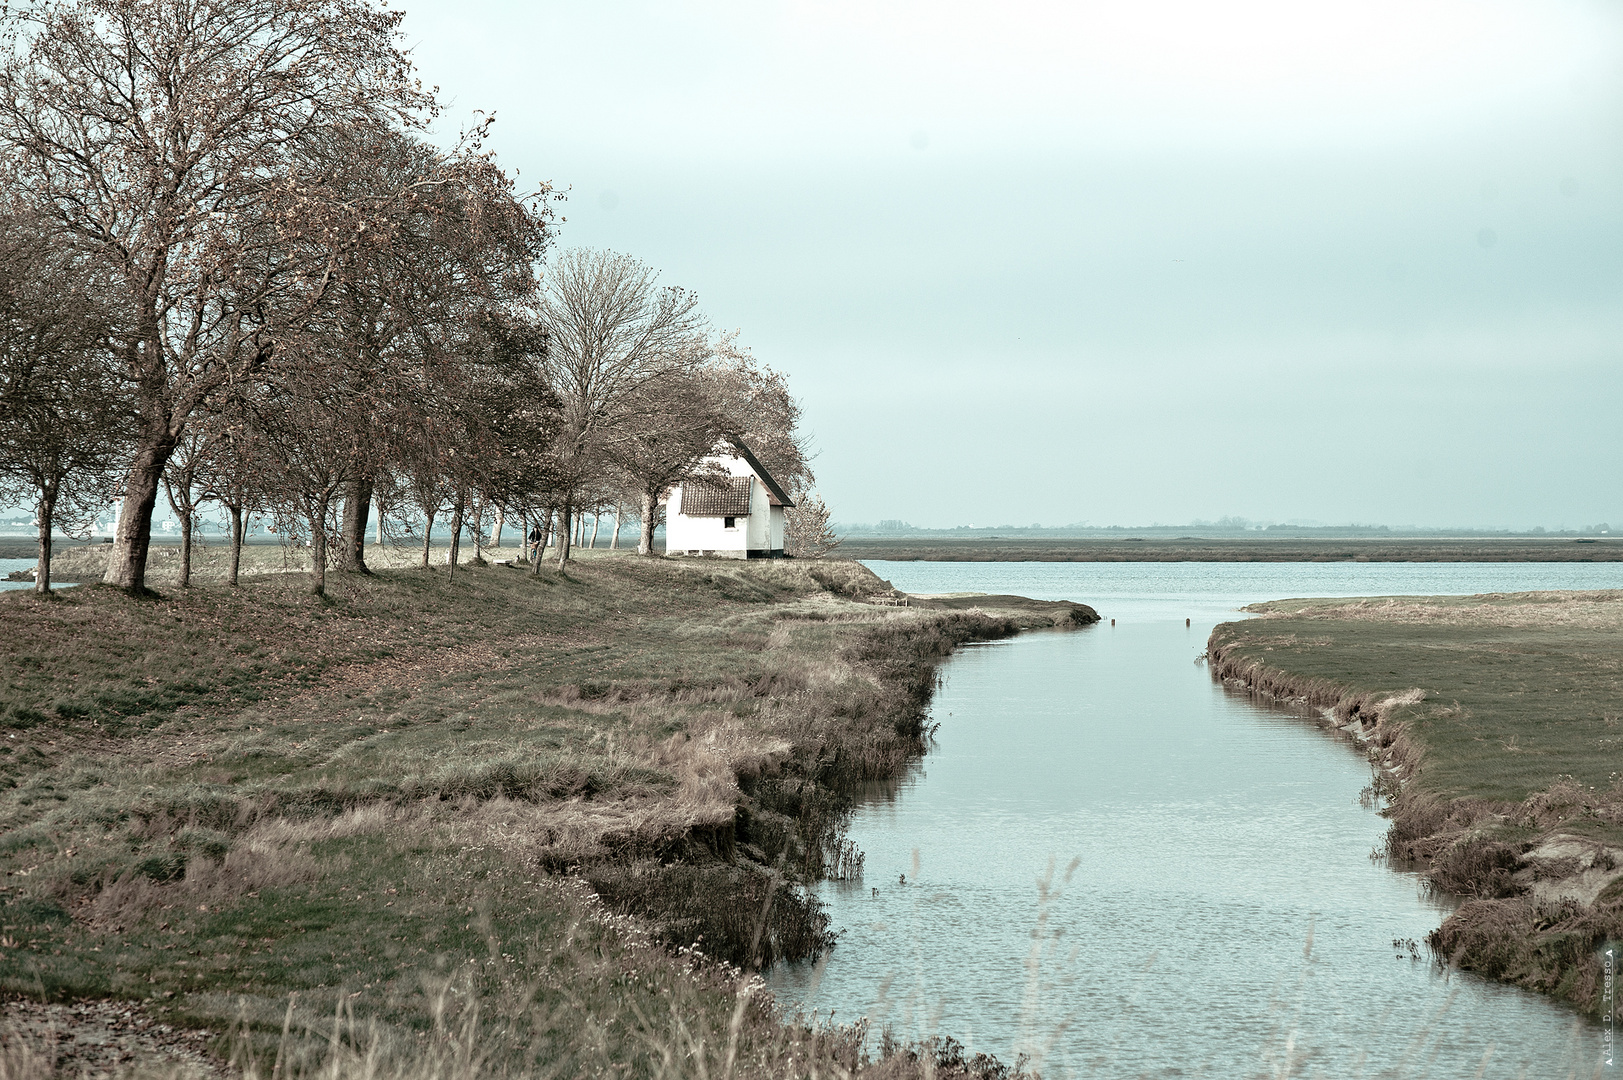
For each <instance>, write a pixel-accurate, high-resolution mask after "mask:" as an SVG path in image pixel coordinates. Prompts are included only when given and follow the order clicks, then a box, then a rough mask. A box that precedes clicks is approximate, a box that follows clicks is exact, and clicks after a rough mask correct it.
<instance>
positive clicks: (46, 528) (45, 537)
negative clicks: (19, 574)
mask: <svg viewBox="0 0 1623 1080" xmlns="http://www.w3.org/2000/svg"><path fill="white" fill-rule="evenodd" d="M59 483H60V482H58V484H46V485H45V486H44V487H42V488H40V491H39V502H38V504H37V505H36V506H35V508H34V509H35V511H36V513H35V516H36V517H37V518H39V562H37V563H35V564H34V591H35V592H36V593H38V594H39V595H41V596H45V595H47V594H49V593H50V591H51V522H52V520H54V519H55V517H56V498H57V495H58V494H59V493H60V491H61V488H60V486H59Z"/></svg>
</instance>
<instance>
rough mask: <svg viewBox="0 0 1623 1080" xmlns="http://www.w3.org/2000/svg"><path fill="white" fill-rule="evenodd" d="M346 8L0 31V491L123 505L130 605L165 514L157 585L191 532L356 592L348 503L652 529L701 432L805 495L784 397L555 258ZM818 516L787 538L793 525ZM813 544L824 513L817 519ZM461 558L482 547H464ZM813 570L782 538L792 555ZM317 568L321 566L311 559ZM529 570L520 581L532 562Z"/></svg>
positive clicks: (530, 208) (565, 525)
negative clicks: (445, 142)
mask: <svg viewBox="0 0 1623 1080" xmlns="http://www.w3.org/2000/svg"><path fill="white" fill-rule="evenodd" d="M399 18H400V15H399V13H398V12H394V11H391V10H389V9H388V8H386V7H383V6H381V5H378V4H374V3H371V2H370V0H77V2H55V3H41V4H36V5H33V6H30V7H28V8H26V9H24V10H8V11H6V12H5V13H4V14H0V23H3V26H4V29H5V31H6V37H5V46H6V48H5V53H4V56H3V59H0V146H3V147H4V150H5V154H4V159H3V161H0V170H3V171H0V185H3V186H0V495H3V496H9V498H10V499H11V500H12V501H20V500H21V499H23V498H25V497H26V498H28V499H29V500H30V501H32V502H33V503H34V504H35V505H36V506H37V514H38V522H39V529H40V536H41V558H40V564H39V585H38V587H39V588H40V589H42V590H47V589H49V585H50V578H49V574H50V535H51V531H52V528H53V526H58V525H67V524H70V523H75V522H83V521H85V520H88V519H89V518H90V517H91V516H93V515H94V514H95V512H96V511H97V510H99V509H100V508H102V507H105V506H106V505H107V502H108V500H109V499H110V498H118V499H119V500H120V514H119V517H118V523H117V527H116V529H115V533H114V537H113V544H112V552H111V558H110V562H109V566H108V570H107V576H106V581H107V582H108V583H110V584H114V585H118V586H121V587H124V588H127V589H131V590H141V589H143V588H144V587H145V585H144V582H145V573H146V565H147V557H148V547H149V537H150V531H151V523H152V515H153V512H154V509H155V507H156V505H157V499H158V497H159V494H160V492H162V493H163V494H164V495H165V497H166V499H167V501H168V502H169V504H170V505H171V507H172V508H173V509H174V511H175V513H176V516H177V518H178V519H179V521H180V523H181V535H182V560H181V565H182V581H183V583H184V581H185V575H186V574H187V572H188V569H189V567H190V562H191V560H190V544H191V535H192V528H193V524H194V522H195V521H196V517H197V514H198V512H199V510H200V508H201V507H203V506H204V505H205V504H210V503H213V504H218V505H219V506H221V507H223V508H224V510H225V513H226V515H227V517H228V518H229V520H230V522H231V531H232V540H233V544H232V552H233V555H232V563H231V566H232V570H231V580H233V581H234V580H235V577H236V567H237V564H238V557H239V555H240V550H241V542H242V537H243V533H244V527H245V523H246V521H247V520H248V519H249V517H250V516H252V515H256V514H258V515H264V516H268V517H270V518H271V519H272V520H273V521H274V523H275V527H276V528H277V530H278V532H279V533H281V534H282V535H283V536H284V537H288V538H294V539H298V540H300V541H302V542H304V543H307V544H308V545H309V546H310V548H311V555H312V559H313V565H314V568H315V573H314V575H313V588H314V589H315V591H317V592H320V591H323V590H324V588H325V573H326V568H327V566H328V564H329V562H330V563H331V564H333V565H336V566H338V567H341V568H344V569H349V570H364V569H365V546H364V538H365V536H366V533H367V527H368V522H369V516H370V514H371V512H372V510H373V508H374V507H376V508H377V510H378V512H379V513H380V515H383V516H385V517H386V518H387V519H388V520H390V521H392V522H394V523H396V524H397V525H399V526H400V527H401V528H407V527H409V526H408V524H407V523H411V522H420V523H423V525H424V526H426V527H425V528H424V530H423V531H424V536H423V543H424V548H423V550H424V560H425V562H426V560H427V552H428V546H427V545H428V543H429V540H430V538H431V535H432V530H433V528H434V524H435V522H436V521H444V519H445V518H446V517H447V516H448V517H449V522H448V523H447V524H448V532H449V537H450V539H451V544H452V552H451V559H450V565H451V566H452V568H453V570H454V567H455V564H456V557H457V553H456V547H457V545H458V543H459V542H460V540H461V538H462V536H463V535H465V534H466V533H469V532H471V533H472V534H473V535H474V536H475V537H482V536H483V534H484V529H485V528H486V527H487V526H488V524H489V523H490V522H491V521H492V520H497V519H500V518H501V517H504V516H505V517H506V518H507V520H514V519H515V518H516V519H518V520H517V522H516V523H517V524H518V525H519V527H520V528H521V529H522V528H524V527H525V524H526V523H528V522H546V523H550V522H552V521H554V520H556V521H557V523H558V525H557V539H558V543H557V548H558V557H559V560H560V563H561V562H562V561H564V560H567V559H568V558H569V547H570V543H569V538H570V535H571V533H572V528H571V526H572V522H573V518H574V515H575V514H576V513H577V512H578V511H579V510H580V509H581V508H582V507H583V506H594V505H600V504H602V503H604V502H606V501H610V500H612V501H614V502H617V503H618V502H620V501H622V500H625V499H630V500H631V501H632V502H634V503H635V504H636V505H637V506H638V508H639V511H640V516H641V520H642V540H641V544H640V550H642V551H644V552H647V551H649V550H650V549H651V543H652V534H653V529H654V526H655V524H656V517H657V510H658V506H657V501H658V498H659V496H660V495H661V493H662V492H663V491H664V490H666V489H667V488H668V487H669V486H670V485H671V484H672V483H675V482H677V481H679V480H681V479H682V478H683V477H684V476H687V475H691V474H693V472H694V470H696V469H698V468H700V467H701V466H700V462H701V459H702V458H703V457H704V456H705V455H706V454H707V453H708V452H709V450H710V449H711V448H712V447H713V446H714V444H715V443H716V441H717V439H718V438H719V437H720V436H722V435H723V434H728V435H732V436H734V437H739V438H742V439H744V440H745V441H746V442H748V444H749V445H750V446H751V448H752V449H753V450H754V451H755V452H756V453H757V455H758V456H760V457H761V458H762V460H763V461H764V462H765V463H766V464H767V465H768V467H769V468H770V469H771V470H772V471H773V472H774V474H775V475H776V476H777V477H778V479H779V480H780V481H781V482H783V483H784V484H785V485H786V486H788V487H789V488H790V489H791V490H792V491H797V492H799V491H805V490H806V489H807V488H809V486H810V483H811V480H812V476H811V472H810V469H809V467H808V465H807V461H806V454H805V453H804V452H803V448H802V446H801V444H800V442H799V440H798V436H797V434H796V424H797V421H798V419H799V412H798V408H797V406H796V404H795V402H794V400H793V398H792V397H791V396H790V395H789V393H788V390H787V388H786V386H785V384H784V382H783V379H782V378H781V376H779V375H778V374H777V373H775V372H773V371H772V370H771V369H769V368H766V367H765V366H763V365H761V364H758V363H757V362H755V361H754V359H753V358H752V357H751V356H750V355H749V354H748V353H747V351H745V350H743V349H741V348H740V347H739V346H738V344H737V341H736V338H735V337H733V336H721V337H717V336H715V335H713V334H712V333H711V332H710V331H709V329H708V327H707V325H706V323H705V321H704V319H703V317H702V315H701V313H700V311H699V308H698V305H697V301H696V299H695V298H694V297H693V296H692V294H690V293H687V292H685V291H683V290H681V289H674V288H664V287H661V286H660V285H659V283H658V281H657V279H656V275H655V274H654V273H653V271H652V270H650V269H649V268H648V267H646V266H644V265H643V264H641V263H639V262H638V261H636V260H635V259H632V258H630V257H627V256H625V255H621V254H616V253H612V252H602V251H586V250H572V251H565V252H562V253H561V254H555V255H552V257H551V258H550V260H549V254H550V249H551V247H552V240H553V206H554V203H555V196H554V194H553V193H552V192H551V191H550V190H549V189H548V188H547V187H545V186H542V187H540V188H539V189H537V190H534V191H530V192H520V191H519V190H518V189H517V187H516V185H515V184H514V182H513V180H512V179H511V178H510V177H509V176H508V175H507V174H506V173H504V172H503V171H502V169H501V168H500V167H499V166H498V165H497V164H496V162H495V161H494V159H493V157H492V155H491V154H490V153H489V152H487V150H486V149H485V145H484V140H485V135H486V131H487V129H488V121H487V122H486V123H485V124H484V125H482V126H480V127H478V128H476V129H475V130H473V131H470V132H467V133H465V134H464V136H463V137H462V138H461V139H460V141H459V142H458V143H457V145H456V146H455V147H453V148H452V149H451V150H449V151H446V150H441V149H436V148H434V147H432V146H431V145H429V144H428V143H427V142H426V141H425V140H424V139H423V137H422V131H423V126H424V125H425V124H426V123H427V122H428V120H430V119H431V118H432V117H433V115H434V113H435V108H436V105H435V101H434V98H433V95H432V93H430V92H429V91H427V90H425V89H424V88H422V87H421V86H420V85H419V84H418V82H417V81H416V80H415V78H414V77H413V74H412V70H411V67H410V64H409V62H408V60H407V58H406V56H405V55H404V54H403V52H402V51H401V50H400V48H399V45H398V24H399ZM810 505H811V507H812V513H811V515H810V516H809V517H807V516H802V518H801V520H799V521H797V522H796V523H795V527H796V528H797V529H799V530H800V532H802V533H805V532H806V531H807V529H806V526H807V525H808V524H810V525H811V526H812V528H811V529H810V532H812V533H816V532H819V531H823V532H826V529H822V530H819V528H817V527H816V525H817V523H816V522H815V521H813V520H812V519H814V518H816V517H817V515H818V504H816V502H815V500H810ZM822 517H823V522H822V524H823V525H825V526H826V511H824V512H822ZM476 542H477V540H476ZM815 542H816V541H815V540H814V539H813V538H812V537H811V536H806V537H805V539H804V540H803V541H802V543H803V547H804V546H805V545H806V544H808V543H815ZM329 548H332V549H333V550H329ZM536 565H537V568H539V556H538V557H537V563H536Z"/></svg>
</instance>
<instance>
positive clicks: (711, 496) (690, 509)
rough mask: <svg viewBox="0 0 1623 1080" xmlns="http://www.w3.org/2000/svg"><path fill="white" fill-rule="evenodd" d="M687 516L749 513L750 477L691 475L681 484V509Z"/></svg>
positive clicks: (733, 515) (736, 515)
mask: <svg viewBox="0 0 1623 1080" xmlns="http://www.w3.org/2000/svg"><path fill="white" fill-rule="evenodd" d="M681 512H682V513H683V514H686V515H687V516H688V517H748V516H749V512H750V478H749V477H747V476H729V477H727V478H725V479H722V480H705V479H700V478H694V479H692V480H688V481H686V482H685V483H683V485H682V511H681Z"/></svg>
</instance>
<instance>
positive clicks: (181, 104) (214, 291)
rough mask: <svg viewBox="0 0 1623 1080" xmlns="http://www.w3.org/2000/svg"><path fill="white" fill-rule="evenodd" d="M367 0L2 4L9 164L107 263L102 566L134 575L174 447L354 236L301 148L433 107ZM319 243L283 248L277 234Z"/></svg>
mask: <svg viewBox="0 0 1623 1080" xmlns="http://www.w3.org/2000/svg"><path fill="white" fill-rule="evenodd" d="M400 18H401V15H400V13H399V12H397V11H391V10H389V9H387V8H384V7H382V6H380V5H376V4H373V3H371V2H369V0H77V2H74V0H61V2H55V3H41V4H37V5H30V6H27V7H21V8H18V7H13V8H9V9H7V10H5V12H4V13H3V14H0V20H3V23H4V27H3V28H4V31H5V40H6V49H5V53H4V56H3V57H0V146H3V147H4V148H5V151H6V153H5V154H4V157H3V168H4V171H5V177H4V179H5V181H6V182H7V184H8V185H10V186H11V187H12V189H13V190H18V191H26V192H29V193H30V198H31V199H32V200H33V201H34V203H35V204H36V205H37V207H38V208H39V209H40V211H41V212H42V213H43V214H45V215H46V216H47V217H49V218H51V219H52V220H53V221H54V222H55V223H56V224H57V225H58V226H59V227H60V229H61V231H62V232H63V233H64V234H65V235H66V236H68V237H69V238H70V239H71V240H73V241H74V242H75V243H77V244H78V245H80V246H81V247H82V248H83V249H84V250H87V251H93V252H95V253H96V254H97V255H98V256H99V257H101V258H104V259H106V260H107V261H108V262H109V263H110V264H111V266H112V267H113V269H114V271H115V273H116V276H117V279H118V281H119V284H120V286H121V291H122V294H123V297H124V300H125V302H126V303H127V304H128V305H129V307H130V313H129V314H130V320H131V327H132V329H131V332H130V333H129V334H128V336H127V337H126V338H125V339H124V340H123V341H122V342H121V346H120V354H121V359H122V362H123V365H124V368H125V372H126V375H127V377H128V379H129V381H130V382H131V383H132V384H133V385H134V387H135V393H134V406H135V407H134V410H133V411H134V413H135V422H134V431H133V440H132V441H133V442H134V443H135V450H134V455H133V460H132V461H131V463H130V468H129V479H128V486H127V488H126V490H125V493H124V503H123V505H124V510H123V513H122V514H121V516H120V520H119V525H118V534H117V536H116V537H115V539H114V545H113V553H112V558H111V560H110V564H109V567H108V570H107V577H106V580H107V581H108V583H110V584H114V585H119V586H122V587H124V588H127V589H131V590H140V589H142V588H143V587H144V584H143V582H144V577H145V570H146V560H147V550H148V536H149V532H150V527H151V519H152V510H153V507H154V504H155V501H156V499H157V494H158V488H159V482H160V479H161V477H162V475H163V468H164V464H165V462H166V461H167V460H168V458H169V455H170V453H171V452H172V451H173V450H174V447H175V444H176V442H177V441H178V440H179V438H180V436H181V435H182V433H183V432H184V431H185V428H186V424H187V421H188V419H189V418H190V417H191V415H192V413H193V411H194V410H195V409H196V408H197V407H198V406H199V405H200V404H201V403H202V401H203V400H204V399H205V398H206V397H207V396H209V395H210V394H212V393H214V392H215V391H216V390H217V389H218V388H220V387H221V386H223V385H225V384H226V383H228V382H231V381H244V380H247V381H253V380H255V379H256V378H257V377H258V376H259V374H260V372H261V369H262V368H263V367H264V366H265V365H266V363H267V362H268V361H269V360H270V359H271V358H272V356H273V355H274V354H275V351H276V341H277V337H278V334H279V333H280V332H281V328H280V324H286V325H292V326H297V325H298V324H299V323H300V322H301V321H302V318H303V314H304V313H305V312H306V311H307V310H308V309H309V308H310V307H311V306H312V305H314V304H316V303H319V301H320V300H321V298H322V296H323V295H324V293H325V291H326V288H327V286H328V285H329V284H330V283H331V281H332V279H333V270H334V261H335V258H336V256H337V254H338V252H340V251H341V250H343V249H344V248H345V247H347V246H348V245H350V244H352V243H353V240H354V234H353V232H351V231H348V225H349V223H350V220H351V219H350V216H349V215H345V214H336V215H335V214H333V213H332V210H333V207H334V206H335V205H337V203H338V197H337V195H336V194H335V193H334V191H333V189H332V187H331V186H330V184H329V183H328V179H329V178H328V177H325V176H321V175H313V174H308V173H300V172H298V171H297V170H296V169H294V168H293V167H292V165H293V157H294V154H293V151H295V150H296V149H297V148H298V147H299V146H301V145H302V144H304V143H305V142H307V141H308V140H310V139H311V138H312V137H314V136H315V135H316V134H317V133H320V132H322V131H325V130H328V129H330V128H332V127H334V126H335V125H337V126H343V125H348V124H363V123H388V122H405V123H409V122H411V121H412V118H413V117H415V116H417V115H419V114H420V113H421V112H423V111H424V110H428V109H431V108H432V99H431V97H430V95H429V94H428V93H426V92H424V91H423V90H422V89H421V88H420V86H419V85H418V84H417V82H416V81H415V80H414V78H413V77H412V71H411V66H410V62H409V61H408V60H407V58H406V55H405V54H404V52H402V51H401V49H400V48H399V47H398V44H397V34H398V26H399V21H400ZM290 234H291V235H297V236H302V237H311V238H315V239H318V240H319V241H320V242H318V243H302V244H293V245H287V244H285V243H284V238H285V237H286V236H287V235H290Z"/></svg>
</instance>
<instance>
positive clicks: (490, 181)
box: [316, 122, 551, 572]
mask: <svg viewBox="0 0 1623 1080" xmlns="http://www.w3.org/2000/svg"><path fill="white" fill-rule="evenodd" d="M487 127H488V122H487V124H485V125H481V126H480V127H479V128H476V129H475V130H474V131H473V132H470V133H466V134H465V135H464V137H463V140H462V143H461V144H460V145H459V146H458V147H457V148H456V150H455V151H453V152H451V153H443V152H440V151H437V150H435V149H433V148H432V147H429V146H427V145H426V144H424V143H422V142H420V141H418V140H416V139H414V138H412V137H410V136H409V135H408V134H406V133H404V132H401V131H398V130H394V129H392V128H389V127H386V126H379V125H371V126H365V127H358V128H350V129H342V130H335V131H332V132H330V133H328V135H327V136H326V137H325V138H324V139H322V140H319V141H318V143H317V147H316V150H317V156H318V157H319V158H320V159H321V160H322V162H323V163H324V164H323V169H322V170H321V171H330V172H331V173H332V174H333V175H334V176H335V183H336V184H337V186H339V187H340V188H341V189H342V191H343V192H344V193H345V202H346V205H348V206H351V207H353V208H354V209H353V211H352V212H353V213H355V214H356V215H357V220H356V221H355V222H354V226H353V229H354V231H355V233H356V234H357V235H358V237H359V239H358V240H357V241H356V243H354V244H353V245H351V246H350V247H348V248H346V249H345V250H343V251H342V252H341V253H340V254H339V256H338V258H337V260H336V263H335V268H334V284H333V287H332V288H331V290H330V295H329V297H328V300H327V302H326V303H325V305H324V307H325V308H326V309H327V320H328V326H329V331H330V338H331V343H330V348H329V352H330V353H333V354H336V355H343V356H346V357H349V360H348V362H347V363H348V367H349V369H350V371H351V372H352V376H351V377H352V378H356V379H363V380H369V381H371V382H374V383H379V384H381V383H385V382H391V381H392V383H393V384H394V386H393V390H392V391H391V392H390V393H389V394H387V395H385V396H382V397H379V398H377V403H378V405H379V411H378V412H376V413H373V414H367V415H357V416H356V422H357V424H359V425H361V426H362V427H364V428H365V431H364V438H363V440H362V441H363V443H364V445H366V446H368V447H370V448H371V449H372V458H373V460H372V463H371V467H369V468H365V467H363V468H361V469H360V470H359V471H358V472H357V475H356V476H355V477H354V478H353V479H352V480H350V481H348V482H346V484H345V488H344V493H343V500H344V508H343V519H342V520H343V526H342V534H343V542H342V545H341V547H340V549H339V552H338V559H337V564H338V565H339V566H340V567H342V568H344V569H347V570H356V571H363V572H364V571H365V570H366V561H365V550H364V542H365V534H366V521H367V515H368V512H369V510H370V506H371V501H372V492H373V488H374V485H375V482H376V477H377V474H378V471H379V470H380V469H381V468H382V467H383V466H384V464H385V459H386V458H387V456H388V454H389V450H390V446H389V444H390V442H391V435H392V433H393V432H397V431H400V430H403V429H405V428H408V427H410V426H412V425H413V424H415V423H416V422H417V417H416V416H414V415H413V412H414V410H415V408H416V406H417V405H418V404H420V402H419V401H418V397H419V395H416V394H413V393H412V390H413V389H414V384H420V383H421V380H422V377H423V374H422V372H423V367H424V364H425V362H429V363H431V362H433V361H434V360H435V359H444V358H446V357H449V358H450V360H451V362H453V363H454V362H458V359H457V357H458V354H459V353H462V352H465V351H466V350H467V348H469V347H470V346H469V342H470V341H471V340H473V338H475V337H477V336H478V330H477V328H478V327H480V326H481V325H483V324H484V322H486V321H487V320H489V319H491V318H494V317H496V316H497V315H500V314H503V313H509V312H513V311H515V310H519V311H522V310H523V309H524V308H525V307H526V305H528V304H529V303H530V302H531V301H532V299H533V297H534V293H535V287H536V282H535V274H534V265H535V262H536V260H537V259H539V258H540V257H541V256H542V254H543V253H544V251H545V249H546V247H547V244H548V243H549V241H550V234H549V232H548V224H549V221H550V216H551V209H550V207H549V205H548V201H549V189H548V188H547V187H546V186H545V185H543V186H542V187H541V188H540V189H539V190H538V191H536V192H533V193H531V194H529V195H527V196H520V195H519V194H518V193H517V192H516V190H515V186H514V184H513V182H512V180H511V179H510V178H509V177H508V176H507V175H506V174H505V173H504V172H503V171H502V170H501V169H499V168H498V167H497V166H496V165H495V163H494V161H493V160H492V159H491V157H490V156H489V155H488V154H486V153H485V152H483V151H482V149H481V147H482V140H483V138H484V134H485V131H486V128H487Z"/></svg>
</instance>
